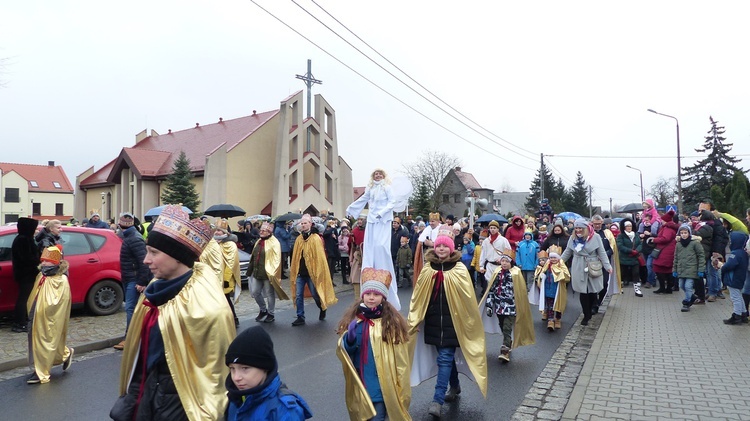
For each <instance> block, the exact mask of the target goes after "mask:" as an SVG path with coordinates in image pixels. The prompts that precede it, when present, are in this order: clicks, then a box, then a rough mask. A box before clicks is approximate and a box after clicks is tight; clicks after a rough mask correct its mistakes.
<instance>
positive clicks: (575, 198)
mask: <svg viewBox="0 0 750 421" xmlns="http://www.w3.org/2000/svg"><path fill="white" fill-rule="evenodd" d="M588 196H589V195H588V188H587V187H586V180H584V179H583V174H581V172H580V171H578V172H577V173H576V182H575V183H574V184H573V185H572V186H571V187H570V189H569V190H568V193H567V194H566V195H565V197H564V198H563V203H564V204H565V210H566V211H569V212H575V213H577V214H580V215H586V214H588V211H589V203H588Z"/></svg>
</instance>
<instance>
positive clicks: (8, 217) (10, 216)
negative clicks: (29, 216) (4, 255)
mask: <svg viewBox="0 0 750 421" xmlns="http://www.w3.org/2000/svg"><path fill="white" fill-rule="evenodd" d="M10 222H18V215H15V214H6V215H5V223H6V224H7V223H10ZM0 260H2V259H0Z"/></svg>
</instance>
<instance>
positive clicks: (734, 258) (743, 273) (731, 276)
mask: <svg viewBox="0 0 750 421" xmlns="http://www.w3.org/2000/svg"><path fill="white" fill-rule="evenodd" d="M746 242H747V234H744V233H742V232H739V231H733V232H732V233H730V234H729V250H730V252H729V254H728V255H727V262H726V263H724V266H722V267H721V280H722V282H724V283H725V284H727V286H729V287H732V288H736V289H742V288H743V287H744V286H745V278H746V277H747V267H748V256H747V252H745V243H746Z"/></svg>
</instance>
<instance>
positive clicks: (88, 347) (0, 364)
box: [0, 336, 125, 372]
mask: <svg viewBox="0 0 750 421" xmlns="http://www.w3.org/2000/svg"><path fill="white" fill-rule="evenodd" d="M123 339H125V337H124V336H119V337H116V338H109V339H101V340H98V341H91V342H85V343H82V344H77V345H76V346H74V347H72V348H75V350H76V355H82V354H85V353H87V352H91V351H98V350H100V349H105V348H109V347H112V346H115V345H117V344H118V343H119V342H120V341H122V340H123ZM68 345H70V344H68ZM28 365H29V359H28V358H16V359H14V360H7V361H0V372H2V371H8V370H13V369H15V368H20V367H26V366H28Z"/></svg>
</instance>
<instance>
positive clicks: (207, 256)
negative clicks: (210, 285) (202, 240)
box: [198, 238, 224, 289]
mask: <svg viewBox="0 0 750 421" xmlns="http://www.w3.org/2000/svg"><path fill="white" fill-rule="evenodd" d="M198 261H199V262H201V263H203V264H205V265H206V266H208V267H209V268H210V269H211V270H212V271H213V272H214V275H216V278H217V279H218V280H219V286H220V287H221V288H222V289H223V288H224V284H223V279H224V252H223V251H222V249H221V245H220V244H219V243H218V242H217V241H216V240H214V239H213V238H212V239H211V241H209V242H208V244H207V245H206V248H204V249H203V253H201V256H200V258H199V259H198Z"/></svg>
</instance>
